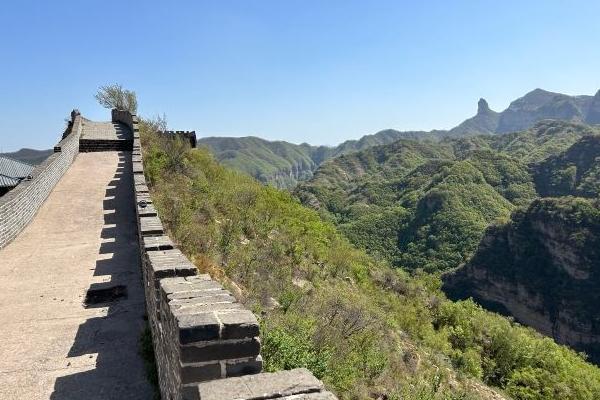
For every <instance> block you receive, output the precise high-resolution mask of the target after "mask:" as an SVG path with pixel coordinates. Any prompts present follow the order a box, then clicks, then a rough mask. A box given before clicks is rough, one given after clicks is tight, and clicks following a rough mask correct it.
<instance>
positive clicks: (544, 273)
mask: <svg viewBox="0 0 600 400" xmlns="http://www.w3.org/2000/svg"><path fill="white" fill-rule="evenodd" d="M599 289H600V201H598V200H585V199H581V198H573V197H567V198H562V199H539V200H536V201H534V202H533V203H532V204H531V206H530V207H529V208H528V209H527V210H522V211H518V212H516V213H514V214H513V216H512V220H511V222H510V223H509V224H506V225H502V226H495V227H492V228H489V229H488V231H487V233H486V235H485V237H484V239H483V240H482V241H481V244H480V246H479V249H478V251H477V252H476V254H475V256H474V257H473V258H472V259H471V260H470V261H469V262H468V263H467V264H466V265H465V266H463V267H461V268H459V269H457V270H456V271H454V272H452V273H450V274H447V275H445V276H444V290H445V291H446V293H447V294H448V295H449V297H451V298H453V299H465V298H468V297H473V298H474V299H475V300H476V301H477V302H479V303H480V304H482V305H484V306H485V307H487V308H489V309H492V310H494V311H497V312H500V313H502V314H505V315H511V316H513V317H514V318H515V319H516V320H517V321H519V322H521V323H523V324H525V325H528V326H531V327H533V328H535V329H536V330H538V331H539V332H541V333H543V334H545V335H548V336H551V337H553V338H554V339H555V340H556V341H558V342H560V343H563V344H567V345H570V346H572V347H573V348H575V349H577V350H582V351H585V352H586V353H588V355H589V356H590V358H591V360H592V361H593V362H595V363H600V310H598V308H597V305H598V304H600V291H599Z"/></svg>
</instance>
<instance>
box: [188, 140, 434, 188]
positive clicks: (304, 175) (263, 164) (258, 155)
mask: <svg viewBox="0 0 600 400" xmlns="http://www.w3.org/2000/svg"><path fill="white" fill-rule="evenodd" d="M431 136H432V134H430V133H426V132H400V131H395V130H393V129H387V130H384V131H381V132H378V133H376V134H374V135H366V136H363V137H362V138H360V139H359V140H348V141H345V142H343V143H342V144H340V145H338V146H335V147H329V146H311V145H309V144H306V143H303V144H294V143H289V142H285V141H269V140H265V139H261V138H258V137H254V136H246V137H240V138H232V137H207V138H202V139H200V140H198V145H199V146H206V147H208V148H209V150H210V151H211V152H212V153H213V154H214V155H215V157H216V158H217V160H219V161H220V162H221V163H223V164H224V165H226V166H228V167H231V168H235V169H237V170H239V171H242V172H245V173H247V174H249V175H251V176H253V177H255V178H256V179H258V180H259V181H261V182H263V183H266V184H270V185H273V186H276V187H279V188H290V187H293V186H295V185H296V184H297V183H298V182H299V181H304V180H307V179H309V178H310V177H311V176H312V173H313V171H314V170H315V169H317V167H318V166H319V165H321V163H323V161H325V160H327V159H329V158H332V157H336V156H339V155H341V154H347V153H350V152H354V151H358V150H362V149H365V148H369V147H372V146H376V145H381V144H387V143H392V142H395V141H396V140H398V139H402V138H413V139H416V138H423V139H424V138H427V137H431Z"/></svg>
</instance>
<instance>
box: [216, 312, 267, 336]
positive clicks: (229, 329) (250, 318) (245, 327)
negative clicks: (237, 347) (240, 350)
mask: <svg viewBox="0 0 600 400" xmlns="http://www.w3.org/2000/svg"><path fill="white" fill-rule="evenodd" d="M217 317H218V318H219V320H220V321H221V324H222V325H223V327H222V328H221V339H243V338H248V337H254V336H258V334H259V328H258V321H257V320H256V316H255V315H254V314H253V313H252V311H250V310H238V311H232V312H229V311H223V312H217Z"/></svg>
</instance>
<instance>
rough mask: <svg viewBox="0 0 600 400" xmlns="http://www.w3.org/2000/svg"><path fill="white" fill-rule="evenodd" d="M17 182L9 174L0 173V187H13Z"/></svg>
mask: <svg viewBox="0 0 600 400" xmlns="http://www.w3.org/2000/svg"><path fill="white" fill-rule="evenodd" d="M18 184H19V180H18V179H15V178H11V177H9V176H4V175H0V187H13V186H17V185H18Z"/></svg>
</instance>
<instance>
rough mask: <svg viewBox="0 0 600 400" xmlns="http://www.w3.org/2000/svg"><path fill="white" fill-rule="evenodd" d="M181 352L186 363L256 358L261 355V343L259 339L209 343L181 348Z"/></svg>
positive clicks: (182, 359)
mask: <svg viewBox="0 0 600 400" xmlns="http://www.w3.org/2000/svg"><path fill="white" fill-rule="evenodd" d="M179 351H180V353H181V361H182V362H184V363H197V362H205V361H213V360H231V359H240V358H248V357H253V358H255V357H257V356H258V354H259V353H260V341H259V340H258V338H252V339H250V340H237V341H217V342H207V343H201V344H194V345H186V346H180V348H179ZM258 372H260V371H258Z"/></svg>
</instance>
